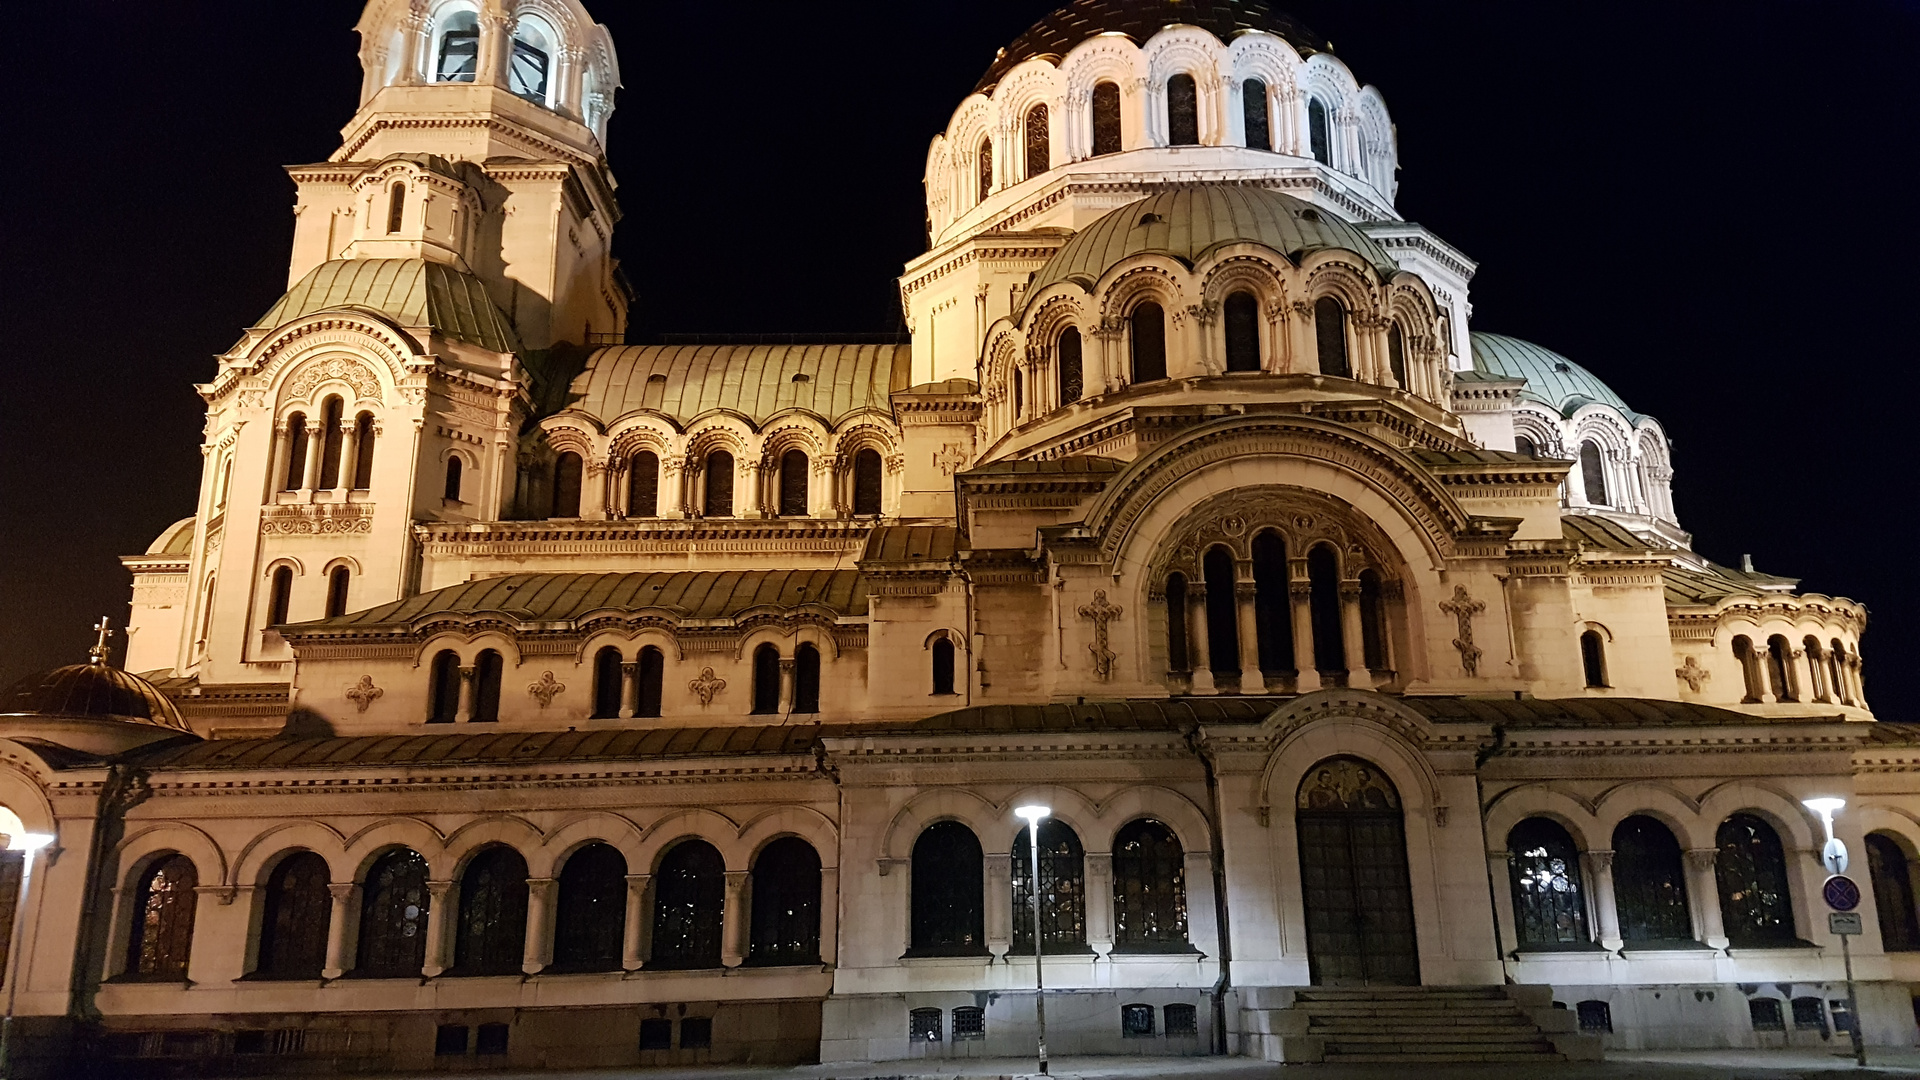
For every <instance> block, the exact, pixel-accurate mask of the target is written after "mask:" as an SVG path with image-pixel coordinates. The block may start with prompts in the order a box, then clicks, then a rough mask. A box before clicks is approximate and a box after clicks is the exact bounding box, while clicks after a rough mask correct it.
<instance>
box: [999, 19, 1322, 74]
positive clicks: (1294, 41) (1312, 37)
mask: <svg viewBox="0 0 1920 1080" xmlns="http://www.w3.org/2000/svg"><path fill="white" fill-rule="evenodd" d="M1168 26H1197V27H1199V28H1200V29H1202V30H1205V31H1207V32H1208V33H1211V34H1212V35H1213V36H1214V37H1217V38H1219V39H1220V40H1221V41H1229V42H1230V41H1232V40H1233V38H1234V35H1236V34H1239V33H1243V32H1245V31H1248V30H1263V31H1265V32H1267V33H1269V34H1272V35H1274V36H1276V37H1280V38H1284V39H1286V41H1287V42H1288V43H1289V44H1291V45H1292V46H1293V47H1294V48H1296V49H1298V50H1300V52H1301V53H1302V54H1303V55H1305V54H1311V53H1316V52H1323V51H1325V50H1326V48H1327V43H1326V40H1325V39H1323V38H1321V37H1320V35H1318V34H1315V33H1314V32H1313V31H1311V30H1309V29H1307V28H1306V27H1305V26H1302V25H1301V24H1300V22H1299V20H1297V19H1295V18H1293V17H1292V16H1291V15H1288V14H1286V13H1285V12H1280V11H1275V10H1273V9H1272V8H1271V7H1268V6H1267V5H1266V4H1265V3H1263V2H1262V0H1073V2H1072V3H1070V4H1068V5H1067V6H1066V7H1063V8H1061V9H1060V10H1058V11H1056V12H1054V13H1053V14H1051V15H1048V16H1047V17H1046V18H1044V19H1041V20H1040V21H1039V22H1037V23H1034V24H1033V25H1032V26H1031V27H1028V28H1027V32H1026V33H1024V34H1021V35H1020V36H1019V37H1017V38H1014V39H1013V43H1012V44H1011V45H1008V46H1007V47H1006V48H1004V49H1002V50H1000V55H999V56H997V57H995V58H994V61H993V64H992V66H990V67H988V68H987V73H986V74H985V75H982V76H980V82H979V84H978V85H976V86H975V87H974V88H973V89H974V92H975V93H978V94H984V93H986V92H987V91H988V90H991V89H993V87H994V86H995V85H997V84H998V83H999V82H1000V80H1001V78H1002V77H1004V76H1005V75H1006V73H1007V72H1009V71H1012V70H1013V69H1014V68H1015V67H1016V66H1017V65H1019V64H1022V63H1025V62H1026V61H1028V60H1033V59H1036V58H1039V57H1047V58H1049V59H1052V60H1054V61H1056V62H1057V61H1058V60H1059V59H1060V58H1061V57H1063V56H1065V55H1067V54H1068V53H1070V52H1072V51H1073V48H1074V46H1076V45H1078V44H1080V43H1081V42H1083V41H1085V40H1087V39H1088V38H1091V37H1096V36H1098V35H1100V34H1125V35H1126V36H1127V37H1130V38H1132V39H1133V40H1134V42H1135V43H1136V44H1138V43H1140V42H1144V41H1146V40H1147V39H1148V38H1150V37H1152V36H1153V35H1154V34H1156V33H1159V32H1160V30H1161V29H1162V28H1163V27H1168Z"/></svg>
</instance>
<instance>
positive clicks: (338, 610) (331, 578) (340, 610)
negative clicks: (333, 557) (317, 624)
mask: <svg viewBox="0 0 1920 1080" xmlns="http://www.w3.org/2000/svg"><path fill="white" fill-rule="evenodd" d="M352 580H353V571H351V570H349V569H347V568H346V567H344V566H336V567H334V568H333V569H332V570H330V571H328V573H327V618H329V619H336V618H339V617H340V616H342V615H345V614H346V613H347V586H348V585H350V584H351V583H352Z"/></svg>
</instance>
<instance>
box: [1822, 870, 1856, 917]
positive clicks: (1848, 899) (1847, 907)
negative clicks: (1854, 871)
mask: <svg viewBox="0 0 1920 1080" xmlns="http://www.w3.org/2000/svg"><path fill="white" fill-rule="evenodd" d="M1820 895H1821V896H1823V897H1825V898H1826V901H1827V906H1828V907H1830V908H1832V909H1833V910H1835V911H1852V910H1853V909H1854V908H1857V907H1859V906H1860V886H1859V885H1857V884H1855V883H1854V880H1853V879H1852V878H1850V877H1847V876H1846V875H1845V874H1835V875H1833V876H1832V877H1830V878H1828V879H1827V883H1826V884H1825V885H1822V886H1820Z"/></svg>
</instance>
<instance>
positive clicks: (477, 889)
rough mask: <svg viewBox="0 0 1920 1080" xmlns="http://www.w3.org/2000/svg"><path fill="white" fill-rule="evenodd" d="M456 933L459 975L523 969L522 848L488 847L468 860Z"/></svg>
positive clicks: (524, 897) (524, 863)
mask: <svg viewBox="0 0 1920 1080" xmlns="http://www.w3.org/2000/svg"><path fill="white" fill-rule="evenodd" d="M453 933H454V939H453V967H454V970H455V971H456V972H458V973H459V974H461V975H516V974H519V972H520V970H521V964H522V963H524V962H525V959H526V946H527V860H525V859H523V858H521V857H520V853H519V852H517V851H515V850H513V849H512V848H510V847H504V846H502V847H490V848H488V849H486V850H485V851H482V852H481V853H480V854H478V855H475V856H474V857H473V860H472V861H471V862H469V863H468V864H467V872H466V873H465V874H463V875H461V878H460V911H459V919H458V921H457V923H456V924H455V927H454V932H453Z"/></svg>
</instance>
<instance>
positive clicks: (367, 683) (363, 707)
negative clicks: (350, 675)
mask: <svg viewBox="0 0 1920 1080" xmlns="http://www.w3.org/2000/svg"><path fill="white" fill-rule="evenodd" d="M385 693H386V691H385V690H382V689H380V688H379V687H377V686H375V685H373V676H371V675H362V676H360V681H359V682H357V683H354V684H353V685H352V686H349V687H347V700H348V701H351V702H353V707H354V708H355V709H356V710H358V711H360V712H366V711H367V706H369V705H371V704H373V703H374V702H375V701H376V700H378V699H379V698H380V696H381V695H382V694H385Z"/></svg>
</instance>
